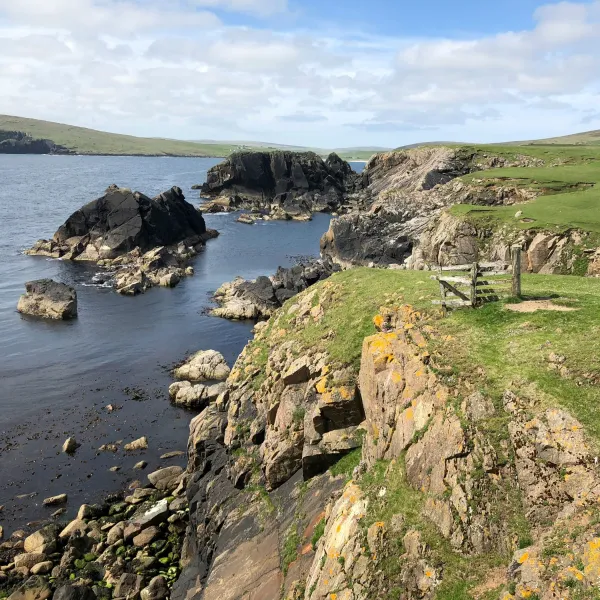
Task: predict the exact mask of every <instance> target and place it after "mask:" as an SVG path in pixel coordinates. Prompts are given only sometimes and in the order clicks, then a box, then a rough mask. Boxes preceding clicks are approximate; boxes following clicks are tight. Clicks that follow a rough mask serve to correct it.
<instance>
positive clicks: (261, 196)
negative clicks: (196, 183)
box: [201, 150, 358, 219]
mask: <svg viewBox="0 0 600 600" xmlns="http://www.w3.org/2000/svg"><path fill="white" fill-rule="evenodd" d="M357 180H358V176H357V175H356V173H354V171H353V170H352V168H351V167H350V165H349V164H348V163H347V162H345V161H343V160H342V159H340V158H339V156H337V155H336V154H331V155H330V156H329V157H328V158H327V160H325V161H324V160H323V159H322V158H321V157H320V156H318V155H316V154H314V153H312V152H286V151H279V150H278V151H275V152H237V153H235V154H232V155H231V156H230V157H229V158H228V159H227V160H226V161H224V162H222V163H221V164H219V165H217V166H215V167H213V168H212V169H210V170H209V172H208V175H207V181H206V183H205V184H204V185H203V186H202V190H201V195H202V196H203V197H206V198H210V199H211V201H210V202H209V203H207V204H206V205H205V206H204V207H203V210H205V211H209V212H212V211H223V210H236V209H240V208H243V209H249V210H255V211H257V212H265V213H268V214H269V215H271V216H272V217H273V218H279V219H305V218H307V217H309V216H310V215H311V214H312V213H314V212H335V211H337V210H339V209H340V207H341V206H342V204H343V203H344V199H345V197H346V194H347V193H348V192H350V191H352V190H353V189H354V186H355V185H356V182H357Z"/></svg>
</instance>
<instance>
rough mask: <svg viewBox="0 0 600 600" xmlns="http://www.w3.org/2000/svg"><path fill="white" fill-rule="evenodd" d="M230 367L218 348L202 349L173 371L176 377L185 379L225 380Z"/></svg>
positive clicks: (194, 380)
mask: <svg viewBox="0 0 600 600" xmlns="http://www.w3.org/2000/svg"><path fill="white" fill-rule="evenodd" d="M230 370H231V369H230V368H229V366H228V365H227V361H226V360H225V358H224V356H223V355H222V354H221V353H220V352H217V351H216V350H201V351H200V352H196V354H194V355H193V356H191V357H190V358H188V360H186V361H185V362H184V363H183V364H182V365H181V366H179V367H177V368H176V369H175V370H174V371H173V375H174V376H175V379H181V380H184V381H191V382H194V383H195V382H198V381H207V380H215V381H224V380H225V379H227V377H228V376H229V372H230Z"/></svg>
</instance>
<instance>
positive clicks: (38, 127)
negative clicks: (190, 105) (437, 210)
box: [0, 115, 378, 160]
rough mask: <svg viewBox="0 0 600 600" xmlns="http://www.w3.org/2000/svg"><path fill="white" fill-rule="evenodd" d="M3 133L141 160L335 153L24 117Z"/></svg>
mask: <svg viewBox="0 0 600 600" xmlns="http://www.w3.org/2000/svg"><path fill="white" fill-rule="evenodd" d="M0 131H22V132H24V133H27V134H28V135H29V136H31V137H32V138H35V139H47V140H52V141H53V142H54V143H55V144H57V145H59V146H64V147H65V148H68V149H69V150H72V151H73V152H75V153H76V154H108V155H114V156H119V155H124V156H129V155H141V156H200V157H202V156H211V157H226V156H229V155H230V154H231V153H232V152H235V151H236V150H242V149H243V150H257V151H258V150H295V151H307V150H313V151H314V152H316V153H317V154H320V155H321V156H326V155H327V154H329V153H330V152H332V151H331V150H325V149H322V148H318V149H316V148H315V149H313V148H304V147H301V146H288V145H278V144H270V143H265V142H251V141H239V142H238V141H227V142H219V141H213V140H204V141H181V140H171V139H163V138H140V137H135V136H132V135H122V134H118V133H107V132H104V131H96V130H95V129H87V128H85V127H76V126H74V125H65V124H63V123H53V122H51V121H40V120H38V119H27V118H24V117H13V116H10V115H0ZM377 151H378V149H376V148H345V149H344V148H342V149H340V150H338V151H337V152H338V153H339V155H340V156H341V157H342V158H344V159H346V160H368V159H369V158H371V156H373V154H375V152H377Z"/></svg>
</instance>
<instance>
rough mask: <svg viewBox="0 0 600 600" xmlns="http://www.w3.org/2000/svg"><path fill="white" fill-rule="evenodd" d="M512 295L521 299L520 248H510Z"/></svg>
mask: <svg viewBox="0 0 600 600" xmlns="http://www.w3.org/2000/svg"><path fill="white" fill-rule="evenodd" d="M512 270H513V272H512V294H513V296H514V297H515V298H520V297H521V246H513V247H512Z"/></svg>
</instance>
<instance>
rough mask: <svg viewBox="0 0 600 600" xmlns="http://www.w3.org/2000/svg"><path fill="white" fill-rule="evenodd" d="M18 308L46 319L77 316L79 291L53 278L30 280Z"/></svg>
mask: <svg viewBox="0 0 600 600" xmlns="http://www.w3.org/2000/svg"><path fill="white" fill-rule="evenodd" d="M25 290H26V293H25V294H24V295H23V296H21V298H20V300H19V304H18V305H17V310H18V311H19V312H20V313H24V314H28V315H33V316H36V317H43V318H45V319H72V318H74V317H76V316H77V292H76V291H75V290H74V289H73V288H72V287H69V286H67V285H65V284H64V283H58V282H56V281H52V279H40V280H38V281H29V282H27V283H26V284H25Z"/></svg>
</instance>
